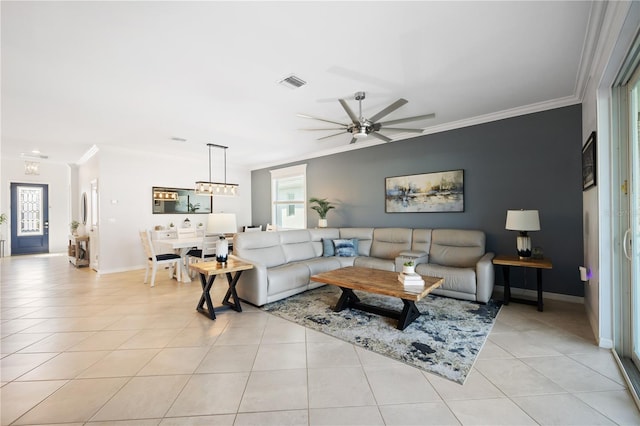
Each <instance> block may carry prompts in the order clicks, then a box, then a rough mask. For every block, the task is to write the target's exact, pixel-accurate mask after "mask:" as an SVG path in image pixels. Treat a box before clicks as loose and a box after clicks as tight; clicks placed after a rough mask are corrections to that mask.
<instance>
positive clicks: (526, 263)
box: [493, 255, 553, 312]
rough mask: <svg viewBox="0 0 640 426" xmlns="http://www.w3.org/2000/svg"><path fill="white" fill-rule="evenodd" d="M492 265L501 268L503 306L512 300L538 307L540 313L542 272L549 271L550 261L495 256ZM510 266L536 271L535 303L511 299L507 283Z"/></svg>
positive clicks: (509, 286)
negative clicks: (536, 298)
mask: <svg viewBox="0 0 640 426" xmlns="http://www.w3.org/2000/svg"><path fill="white" fill-rule="evenodd" d="M493 264H494V265H500V266H502V275H503V277H504V304H505V305H508V304H509V301H510V300H513V301H514V302H518V303H527V304H530V305H538V310H539V311H540V312H542V310H543V305H544V303H543V301H542V270H543V269H551V268H552V267H553V265H552V264H551V260H550V259H520V258H519V257H518V256H505V255H500V256H496V257H495V258H494V259H493ZM511 266H516V267H520V268H535V269H536V278H537V285H538V300H537V301H535V300H529V299H516V298H511V284H510V282H509V268H510V267H511ZM525 273H526V272H525Z"/></svg>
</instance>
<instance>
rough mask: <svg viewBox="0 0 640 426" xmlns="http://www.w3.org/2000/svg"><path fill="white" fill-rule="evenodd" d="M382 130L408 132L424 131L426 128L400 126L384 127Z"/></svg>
mask: <svg viewBox="0 0 640 426" xmlns="http://www.w3.org/2000/svg"><path fill="white" fill-rule="evenodd" d="M381 130H395V131H397V132H407V133H422V132H424V129H402V128H399V127H384V128H382V129H381Z"/></svg>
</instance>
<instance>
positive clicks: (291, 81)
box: [278, 74, 307, 89]
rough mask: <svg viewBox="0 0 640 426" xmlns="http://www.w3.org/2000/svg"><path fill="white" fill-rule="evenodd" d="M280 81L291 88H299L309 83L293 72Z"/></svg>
mask: <svg viewBox="0 0 640 426" xmlns="http://www.w3.org/2000/svg"><path fill="white" fill-rule="evenodd" d="M278 83H280V84H282V85H283V86H285V87H288V88H289V89H297V88H299V87H302V86H304V85H305V84H307V82H306V81H304V80H303V79H301V78H300V77H296V76H295V75H293V74H291V75H290V76H289V77H286V78H283V79H282V80H280V81H279V82H278Z"/></svg>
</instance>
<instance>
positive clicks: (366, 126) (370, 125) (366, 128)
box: [298, 92, 436, 143]
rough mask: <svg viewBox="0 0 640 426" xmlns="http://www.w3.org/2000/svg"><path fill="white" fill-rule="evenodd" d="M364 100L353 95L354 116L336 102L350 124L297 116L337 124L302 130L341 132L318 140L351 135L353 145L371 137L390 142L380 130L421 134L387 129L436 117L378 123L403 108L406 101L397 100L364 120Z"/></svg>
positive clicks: (341, 103)
mask: <svg viewBox="0 0 640 426" xmlns="http://www.w3.org/2000/svg"><path fill="white" fill-rule="evenodd" d="M364 98H365V93H364V92H356V94H355V100H356V101H358V105H359V112H360V115H359V116H356V114H355V113H354V112H353V110H352V109H351V108H350V107H349V105H348V104H347V102H346V101H345V100H344V99H338V101H339V102H340V105H342V108H344V110H345V111H346V112H347V115H348V116H349V118H351V123H347V124H344V123H339V122H337V121H333V120H327V119H324V118H318V117H312V116H310V115H306V114H298V117H302V118H311V119H312V120H319V121H324V122H326V123H332V124H337V125H339V126H341V127H337V128H323V129H303V130H341V132H340V133H335V134H333V135H329V136H324V137H321V138H318V140H323V139H327V138H331V137H334V136H338V135H341V134H343V133H351V134H352V135H353V137H352V138H351V142H349V143H355V142H357V140H358V139H360V138H365V137H367V136H373V137H375V138H378V139H380V140H383V141H385V142H391V140H392V139H391V138H389V137H387V136H385V135H383V134H381V133H379V132H380V131H381V130H383V131H384V130H395V131H400V132H410V133H422V132H423V129H405V128H398V127H387V126H390V125H394V124H400V123H407V122H409V121H417V120H425V119H428V118H434V117H435V116H436V115H435V114H425V115H417V116H415V117H406V118H399V119H397V120H389V121H383V122H378V120H380V119H381V118H382V117H385V116H387V115H389V114H391V113H392V112H393V111H395V110H396V109H398V108H400V107H401V106H403V105H404V104H406V103H407V102H409V101H407V100H406V99H402V98H400V99H398V100H397V101H395V102H394V103H392V104H391V105H389V106H388V107H386V108H384V109H383V110H382V111H380V112H378V113H377V114H374V115H373V116H371V117H369V118H365V117H364V116H363V115H362V100H363V99H364Z"/></svg>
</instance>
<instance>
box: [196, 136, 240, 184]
mask: <svg viewBox="0 0 640 426" xmlns="http://www.w3.org/2000/svg"><path fill="white" fill-rule="evenodd" d="M207 146H208V147H209V181H208V182H204V181H198V182H196V194H198V195H209V196H214V195H227V196H235V195H238V184H237V183H227V148H229V147H227V146H223V145H216V144H214V143H208V144H207ZM211 148H221V149H224V183H222V182H212V181H211Z"/></svg>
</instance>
